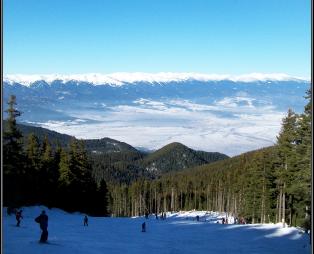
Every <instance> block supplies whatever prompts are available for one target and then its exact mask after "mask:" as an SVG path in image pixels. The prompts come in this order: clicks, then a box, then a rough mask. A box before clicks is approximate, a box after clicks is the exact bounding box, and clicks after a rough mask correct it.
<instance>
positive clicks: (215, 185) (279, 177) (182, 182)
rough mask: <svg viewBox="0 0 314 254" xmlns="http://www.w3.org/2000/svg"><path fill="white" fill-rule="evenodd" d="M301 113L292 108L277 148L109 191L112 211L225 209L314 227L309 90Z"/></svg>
mask: <svg viewBox="0 0 314 254" xmlns="http://www.w3.org/2000/svg"><path fill="white" fill-rule="evenodd" d="M306 98H307V99H308V103H307V105H306V106H305V109H304V112H303V113H302V114H296V113H295V112H293V111H292V110H291V109H289V110H288V113H287V115H286V117H285V118H284V119H283V121H282V127H281V130H280V133H279V135H278V136H277V142H276V144H275V145H274V146H272V147H268V148H264V149H260V150H257V151H253V152H248V153H245V154H241V155H239V156H236V157H233V158H230V159H226V160H222V161H218V162H215V163H211V164H207V165H203V166H199V167H197V168H193V169H188V170H185V171H181V172H178V173H169V174H166V175H163V176H162V177H161V178H159V179H155V180H148V179H145V178H142V179H138V180H136V181H134V182H133V183H132V184H130V185H126V184H121V185H116V186H114V187H113V188H112V189H111V196H112V199H113V200H112V203H113V204H112V214H113V215H114V216H137V215H143V214H144V213H145V212H146V211H148V212H149V213H160V212H162V211H179V210H192V209H196V210H207V211H221V212H227V213H229V214H233V215H234V216H237V217H240V216H241V217H244V218H246V220H247V221H249V222H251V223H265V222H284V223H285V224H288V225H294V226H296V225H302V226H304V227H309V226H310V213H311V211H310V207H311V151H312V143H311V142H312V141H311V137H312V136H311V125H312V119H311V114H312V112H311V91H310V90H309V91H308V92H307V95H306Z"/></svg>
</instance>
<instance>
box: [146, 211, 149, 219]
mask: <svg viewBox="0 0 314 254" xmlns="http://www.w3.org/2000/svg"><path fill="white" fill-rule="evenodd" d="M148 215H149V213H148V210H147V209H146V211H145V218H146V219H148Z"/></svg>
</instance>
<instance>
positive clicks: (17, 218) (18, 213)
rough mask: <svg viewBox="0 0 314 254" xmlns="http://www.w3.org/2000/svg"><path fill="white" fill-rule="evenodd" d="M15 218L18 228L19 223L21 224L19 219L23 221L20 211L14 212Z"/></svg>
mask: <svg viewBox="0 0 314 254" xmlns="http://www.w3.org/2000/svg"><path fill="white" fill-rule="evenodd" d="M15 218H16V221H17V223H16V226H17V227H19V226H20V223H21V219H23V216H22V210H19V211H17V212H16V214H15Z"/></svg>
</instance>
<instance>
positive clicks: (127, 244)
mask: <svg viewBox="0 0 314 254" xmlns="http://www.w3.org/2000/svg"><path fill="white" fill-rule="evenodd" d="M22 209H23V217H24V218H23V220H22V222H21V227H16V226H15V225H16V220H15V216H14V215H11V216H8V215H7V214H6V209H5V208H4V210H3V247H2V248H3V253H4V254H22V253H23V254H54V253H66V254H102V253H106V254H111V253H130V254H133V253H134V254H141V253H145V254H147V253H149V254H155V253H156V254H167V253H169V254H175V253H180V254H181V253H182V254H184V253H186V254H194V253H211V254H227V253H250V254H254V253H256V254H257V253H258V254H262V253H265V254H266V253H267V254H269V253H277V254H278V253H287V254H288V253H291V254H296V253H298V254H303V253H311V247H310V244H309V236H308V235H307V234H304V233H303V232H302V231H301V230H300V229H297V228H293V227H291V228H282V225H280V224H264V225H260V224H246V225H238V224H237V225H236V224H228V225H226V224H219V223H217V221H220V220H219V219H220V218H222V216H225V215H224V214H218V213H213V212H211V213H206V212H193V211H192V212H181V213H173V214H170V213H167V219H166V220H160V219H159V220H156V219H155V217H154V216H151V217H150V218H149V219H145V218H143V217H137V218H103V217H89V226H88V227H84V226H83V217H84V215H83V214H79V213H74V214H69V213H66V212H64V211H62V210H59V209H50V210H49V209H47V208H45V207H24V208H22ZM43 209H45V210H46V213H47V215H48V216H49V226H48V231H49V238H48V241H49V243H48V244H40V243H38V240H39V237H40V234H41V230H40V229H39V225H38V224H37V223H35V221H34V218H35V217H36V216H38V215H39V214H40V213H41V211H42V210H43ZM196 215H199V216H200V220H199V221H196V219H195V217H196ZM144 221H145V222H146V232H145V233H143V232H141V224H142V223H143V222H144ZM228 221H229V222H233V218H232V217H230V218H228Z"/></svg>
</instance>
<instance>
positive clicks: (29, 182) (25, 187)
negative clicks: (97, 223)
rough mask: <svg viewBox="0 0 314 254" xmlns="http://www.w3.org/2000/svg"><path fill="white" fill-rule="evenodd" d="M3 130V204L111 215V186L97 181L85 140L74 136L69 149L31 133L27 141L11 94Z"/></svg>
mask: <svg viewBox="0 0 314 254" xmlns="http://www.w3.org/2000/svg"><path fill="white" fill-rule="evenodd" d="M6 112H7V114H8V119H7V121H6V126H5V128H4V132H3V185H4V186H3V205H4V206H7V207H19V206H24V205H36V204H44V205H47V206H48V207H59V208H62V209H64V210H67V211H81V212H85V213H88V214H93V215H107V214H108V213H109V211H108V203H107V202H108V188H107V184H106V182H105V181H104V180H102V181H101V182H100V183H99V184H96V182H95V180H94V178H93V177H92V167H91V162H90V160H89V158H88V156H87V153H86V151H85V149H84V146H83V144H82V142H80V141H79V140H76V139H73V140H72V141H71V142H70V144H69V146H68V148H62V147H61V146H60V145H58V144H57V145H56V146H54V147H55V148H54V149H53V148H52V145H51V144H50V142H49V141H48V139H47V138H45V139H44V140H43V142H39V139H38V138H37V137H36V136H35V135H34V134H30V135H29V136H28V137H27V141H26V144H24V143H23V136H22V133H21V132H20V130H19V129H18V128H17V126H16V118H17V117H18V116H20V114H21V113H20V112H19V111H18V110H17V109H16V98H15V96H13V95H12V96H11V97H10V100H9V102H8V109H7V110H6Z"/></svg>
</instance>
